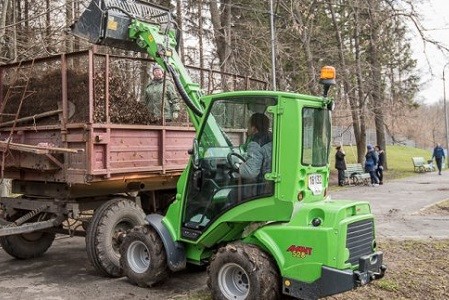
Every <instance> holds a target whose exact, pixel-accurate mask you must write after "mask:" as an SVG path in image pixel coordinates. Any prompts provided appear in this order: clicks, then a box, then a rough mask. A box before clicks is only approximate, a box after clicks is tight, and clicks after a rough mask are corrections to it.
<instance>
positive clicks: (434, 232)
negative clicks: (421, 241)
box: [330, 171, 449, 238]
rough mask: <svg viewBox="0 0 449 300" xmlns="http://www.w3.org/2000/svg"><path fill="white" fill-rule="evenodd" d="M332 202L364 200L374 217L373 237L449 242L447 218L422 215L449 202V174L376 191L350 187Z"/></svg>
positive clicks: (423, 175)
mask: <svg viewBox="0 0 449 300" xmlns="http://www.w3.org/2000/svg"><path fill="white" fill-rule="evenodd" d="M330 194H331V197H332V199H350V200H365V201H368V202H369V203H370V204H371V210H372V211H373V213H374V215H375V217H376V234H377V236H379V237H393V238H429V237H432V238H449V216H432V215H427V216H426V215H422V214H421V211H422V210H423V209H425V208H426V207H428V206H431V205H433V204H436V203H438V202H441V201H444V200H448V199H449V171H445V172H443V173H442V175H441V176H440V175H438V173H437V172H428V173H420V174H417V175H416V176H413V177H408V178H406V179H399V180H392V181H388V178H386V181H385V182H384V185H380V186H377V187H370V186H349V187H345V188H341V189H339V190H337V191H332V190H331V192H330Z"/></svg>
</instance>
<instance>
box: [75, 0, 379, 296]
mask: <svg viewBox="0 0 449 300" xmlns="http://www.w3.org/2000/svg"><path fill="white" fill-rule="evenodd" d="M173 24H174V19H173V18H172V15H171V14H170V12H169V11H167V10H165V9H163V8H161V7H158V6H155V5H151V4H149V3H147V2H143V1H123V0H94V1H93V2H91V4H90V5H89V7H88V8H87V9H86V11H85V12H84V13H83V15H82V16H81V17H80V19H79V21H78V22H76V23H75V24H74V25H73V26H72V32H73V33H74V34H75V35H77V36H81V37H83V38H87V39H88V40H89V41H91V42H92V43H95V44H101V45H107V46H111V47H118V48H122V49H127V50H137V51H144V52H146V53H148V55H149V56H150V57H151V58H153V59H154V60H155V61H156V62H157V63H159V64H160V65H161V66H162V67H163V68H164V69H166V70H167V71H168V72H169V73H170V74H171V75H172V78H173V81H174V82H175V85H176V87H177V88H178V91H179V93H180V95H181V97H182V98H183V100H184V101H185V103H186V105H187V108H188V111H189V116H190V119H191V121H192V123H193V125H194V126H195V128H196V130H197V134H196V138H195V139H194V141H193V147H192V150H191V153H190V154H191V160H190V163H189V164H188V166H187V167H186V169H185V170H184V172H183V174H182V176H181V177H180V179H179V181H178V183H177V194H176V199H175V200H174V202H173V203H172V204H171V205H170V206H169V208H168V211H167V212H166V214H165V215H158V214H150V215H147V216H146V224H145V225H144V226H139V227H135V228H133V229H132V230H130V231H128V232H127V233H126V235H125V236H124V238H123V243H122V245H121V247H120V254H121V259H120V262H121V267H122V268H123V271H124V274H126V276H127V277H128V278H129V279H130V281H132V282H134V283H135V284H137V285H139V286H142V287H151V286H153V285H155V284H159V283H161V282H162V281H164V279H166V278H167V277H169V276H170V273H171V272H176V271H179V270H182V269H184V268H185V267H186V264H187V263H189V264H195V265H208V269H207V270H208V275H209V279H208V286H209V287H210V289H211V292H212V296H213V298H214V299H278V298H280V297H281V296H282V295H289V296H292V297H296V298H301V299H316V298H320V297H324V296H328V295H333V294H337V293H342V292H345V291H349V290H352V289H354V288H356V287H358V286H360V285H364V284H367V283H369V282H371V281H373V280H375V279H379V278H382V277H383V275H384V273H385V270H386V267H385V266H384V265H383V263H382V260H383V254H382V252H380V251H377V250H376V239H375V230H374V216H373V214H372V213H371V210H370V206H369V204H368V203H366V202H360V201H345V200H333V199H331V197H330V196H329V195H327V187H328V183H329V160H328V159H329V151H330V141H331V110H332V107H333V101H332V99H330V98H329V97H328V95H327V94H328V90H329V87H330V86H331V85H332V84H333V83H334V78H335V70H334V69H333V68H332V67H327V68H324V69H323V70H322V72H321V83H322V84H323V85H324V93H323V95H322V96H310V95H302V94H294V93H287V92H276V91H239V92H227V93H221V94H213V95H202V94H201V91H200V88H199V86H198V85H197V84H196V83H194V82H193V81H192V79H191V78H190V76H189V74H188V73H187V71H186V69H185V68H184V66H183V64H182V62H181V60H180V58H179V56H178V54H177V51H176V46H177V37H178V34H177V31H176V27H175V26H174V25H173ZM253 115H259V116H263V119H264V120H268V121H265V123H264V124H265V125H264V127H265V132H266V133H267V135H266V136H268V137H269V140H268V141H266V143H263V144H262V143H256V142H255V140H254V136H255V135H251V134H250V133H251V130H248V127H250V128H252V125H254V124H251V123H250V124H248V121H249V120H252V116H253ZM248 125H250V126H248ZM252 129H253V128H252ZM251 143H252V144H251ZM253 148H254V149H255V148H257V151H253ZM261 153H263V155H262V154H261ZM256 158H258V160H257V159H256ZM243 166H245V167H246V168H251V167H252V171H256V172H255V173H258V174H256V175H255V176H246V175H247V174H246V173H248V172H246V171H245V172H243V171H242V170H243V168H244V167H243ZM253 173H254V172H253Z"/></svg>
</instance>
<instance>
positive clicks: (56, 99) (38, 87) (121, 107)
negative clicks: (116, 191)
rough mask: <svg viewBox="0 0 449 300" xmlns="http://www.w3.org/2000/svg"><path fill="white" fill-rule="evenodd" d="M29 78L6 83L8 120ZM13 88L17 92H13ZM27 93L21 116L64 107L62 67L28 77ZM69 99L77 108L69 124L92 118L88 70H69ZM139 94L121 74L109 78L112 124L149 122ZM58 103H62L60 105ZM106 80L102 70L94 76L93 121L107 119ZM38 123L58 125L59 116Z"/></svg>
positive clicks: (13, 113) (17, 108)
mask: <svg viewBox="0 0 449 300" xmlns="http://www.w3.org/2000/svg"><path fill="white" fill-rule="evenodd" d="M26 83H27V82H26V79H25V78H21V79H20V80H18V81H16V82H15V83H13V84H12V85H11V86H9V85H4V86H3V99H4V100H5V95H6V93H7V91H8V90H9V89H11V91H10V96H9V97H8V99H6V100H7V104H6V106H5V109H4V111H3V113H4V114H5V115H6V117H3V119H2V120H1V121H2V122H4V121H9V120H13V119H14V117H15V116H14V115H15V114H16V113H17V111H18V110H19V105H20V101H21V99H22V95H23V91H24V89H23V88H18V87H19V86H24V85H25V84H26ZM12 91H15V92H14V93H12ZM26 95H27V97H25V98H24V99H23V101H22V105H21V108H20V113H19V116H18V118H23V117H29V116H34V115H38V114H41V113H45V112H48V111H53V110H57V109H60V108H61V107H62V105H61V104H62V76H61V72H60V70H54V71H51V72H48V73H46V74H44V75H42V76H35V77H32V78H30V79H29V81H28V85H27V89H26ZM67 98H68V101H70V102H72V103H73V104H74V107H75V112H74V114H73V115H72V116H71V117H70V119H69V122H70V123H80V122H82V123H84V122H87V121H88V118H89V77H88V73H87V72H83V71H79V70H72V69H69V70H68V71H67ZM138 98H139V97H138V95H135V93H133V92H132V91H130V88H129V86H128V85H127V84H126V82H124V81H123V80H121V79H120V78H119V77H114V76H110V78H109V117H110V122H111V123H116V124H150V122H151V120H150V118H149V111H148V107H147V106H146V105H145V104H143V103H141V102H139V101H138ZM58 103H59V105H58ZM105 107H106V81H105V75H104V73H103V72H98V73H95V75H94V107H93V121H94V123H105V122H106V109H105ZM34 122H36V123H37V125H47V124H56V123H58V122H59V118H58V116H51V117H46V118H43V119H39V120H36V121H34Z"/></svg>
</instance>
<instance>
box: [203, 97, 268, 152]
mask: <svg viewBox="0 0 449 300" xmlns="http://www.w3.org/2000/svg"><path fill="white" fill-rule="evenodd" d="M275 103H276V101H275V99H273V98H268V97H255V96H253V97H235V98H231V99H224V100H216V101H214V103H213V105H212V108H211V110H210V114H209V116H208V120H207V123H208V126H205V129H204V130H203V132H202V134H201V137H200V139H199V146H200V153H201V154H200V156H201V157H211V156H215V157H217V156H222V157H225V156H226V155H227V153H229V152H230V151H233V152H244V151H245V150H246V149H245V142H246V140H247V130H248V120H249V119H250V117H251V115H253V114H254V113H262V114H264V113H265V112H266V110H267V108H268V107H269V106H272V105H275Z"/></svg>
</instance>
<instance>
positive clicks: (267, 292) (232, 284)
mask: <svg viewBox="0 0 449 300" xmlns="http://www.w3.org/2000/svg"><path fill="white" fill-rule="evenodd" d="M207 272H208V275H209V278H208V281H207V285H208V286H209V289H210V290H211V292H212V298H213V299H221V300H227V299H279V298H280V294H281V292H280V291H281V281H280V277H279V272H278V269H277V267H276V265H275V263H274V262H273V260H272V259H271V257H270V256H269V255H267V254H266V253H265V252H263V251H262V250H260V249H259V248H258V247H256V246H254V245H249V244H243V243H232V244H228V245H226V246H225V247H222V248H220V249H219V250H218V252H217V253H216V254H215V255H214V256H213V257H212V259H211V263H210V265H209V267H208V269H207Z"/></svg>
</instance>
